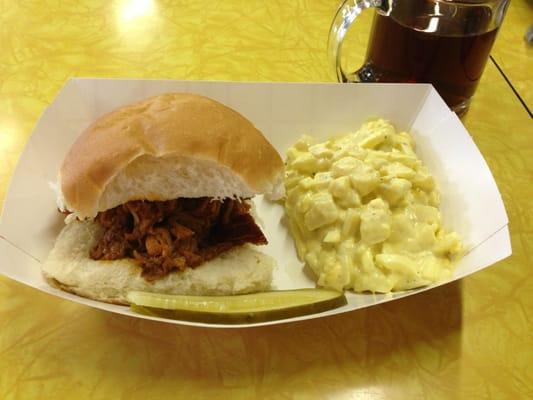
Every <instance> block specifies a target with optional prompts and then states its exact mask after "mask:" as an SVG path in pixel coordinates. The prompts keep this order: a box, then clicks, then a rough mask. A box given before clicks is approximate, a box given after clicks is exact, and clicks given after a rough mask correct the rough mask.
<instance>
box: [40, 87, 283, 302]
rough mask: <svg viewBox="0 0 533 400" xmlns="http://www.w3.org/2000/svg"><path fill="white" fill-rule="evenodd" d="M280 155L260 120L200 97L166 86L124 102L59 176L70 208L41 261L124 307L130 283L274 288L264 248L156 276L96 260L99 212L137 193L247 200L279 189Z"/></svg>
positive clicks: (227, 290) (56, 277)
mask: <svg viewBox="0 0 533 400" xmlns="http://www.w3.org/2000/svg"><path fill="white" fill-rule="evenodd" d="M283 167H284V166H283V161H282V159H281V157H280V156H279V154H278V153H277V151H276V150H275V149H274V148H273V147H272V146H271V144H270V143H269V142H268V141H267V140H266V139H265V137H264V136H263V135H262V133H261V132H260V131H259V130H258V129H257V128H255V127H254V126H253V124H252V123H251V122H250V121H248V120H247V119H246V118H244V117H243V116H242V115H240V114H239V113H237V112H236V111H234V110H232V109H230V108H228V107H226V106H224V105H222V104H220V103H218V102H216V101H214V100H211V99H208V98H206V97H203V96H198V95H194V94H189V93H169V94H164V95H160V96H155V97H152V98H149V99H147V100H144V101H141V102H138V103H135V104H132V105H127V106H125V107H121V108H119V109H117V110H115V111H113V112H110V113H108V114H107V115H104V116H103V117H101V118H100V119H98V120H97V121H95V122H94V123H93V124H92V125H91V126H89V127H88V128H87V129H86V130H85V131H84V132H83V133H82V134H81V136H80V137H79V138H78V139H77V140H76V142H75V143H74V145H73V146H72V147H71V149H70V151H69V152H68V154H67V156H66V157H65V159H64V162H63V164H62V166H61V169H60V171H59V174H58V188H57V202H58V207H59V208H60V210H66V211H69V212H70V213H71V215H69V216H68V217H67V218H66V222H67V224H66V226H65V227H64V229H63V230H62V232H61V233H60V235H59V237H58V238H57V240H56V243H55V246H54V248H53V250H52V251H51V253H50V254H49V256H48V259H47V260H46V261H45V263H44V264H43V274H44V276H45V278H46V279H47V280H48V281H49V282H50V283H51V284H53V285H55V286H57V287H60V288H61V289H63V290H66V291H69V292H72V293H75V294H78V295H81V296H84V297H88V298H91V299H95V300H100V301H105V302H111V303H117V304H127V300H126V294H127V292H128V291H130V290H141V291H150V292H159V293H167V294H191V295H192V294H196V295H228V294H241V293H250V292H255V291H263V290H266V289H268V288H269V287H270V284H271V281H272V271H273V268H274V265H275V262H274V260H273V259H272V258H270V257H269V256H267V255H265V254H263V253H261V252H260V251H259V250H258V248H259V247H258V246H255V245H252V244H246V245H243V246H239V247H235V248H233V249H232V250H229V251H227V252H225V253H222V254H220V255H219V256H218V257H216V258H214V259H212V260H210V261H207V262H204V263H203V264H201V265H199V266H197V267H195V268H187V269H186V270H185V271H173V272H171V273H170V274H168V275H166V276H165V277H163V278H161V279H158V280H156V281H147V280H146V279H144V278H143V277H142V276H141V273H142V268H141V267H140V266H139V265H137V264H136V263H135V262H134V260H133V259H130V258H122V259H118V260H93V259H91V257H90V256H89V252H90V250H91V248H93V247H94V246H95V244H96V243H97V242H98V240H99V239H100V238H101V236H102V234H103V228H102V227H101V226H100V225H99V224H98V223H97V222H95V221H94V218H95V217H96V215H97V214H98V213H99V212H102V211H106V210H108V209H111V208H114V207H116V206H119V205H121V204H124V203H126V202H128V201H132V200H148V201H166V200H172V199H176V198H183V197H185V198H190V197H211V198H215V199H224V198H250V197H252V196H254V195H256V194H261V193H264V194H267V195H270V197H272V198H276V197H279V195H280V194H281V187H282V178H283Z"/></svg>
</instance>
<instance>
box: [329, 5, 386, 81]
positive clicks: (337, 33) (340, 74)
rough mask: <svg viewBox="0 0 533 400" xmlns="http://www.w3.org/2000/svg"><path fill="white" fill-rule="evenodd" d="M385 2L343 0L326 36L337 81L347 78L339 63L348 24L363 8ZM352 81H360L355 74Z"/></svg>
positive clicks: (379, 6)
mask: <svg viewBox="0 0 533 400" xmlns="http://www.w3.org/2000/svg"><path fill="white" fill-rule="evenodd" d="M384 3H385V4H386V3H387V1H386V0H345V1H344V2H343V3H342V4H341V6H340V7H339V9H338V10H337V13H336V14H335V18H334V19H333V22H332V24H331V28H330V29H329V38H328V57H329V62H330V65H331V67H332V69H333V71H335V75H336V77H337V79H338V81H339V82H343V81H344V80H346V79H347V74H345V73H344V71H343V69H342V65H341V55H342V42H343V40H344V36H346V33H347V32H348V29H349V28H350V25H352V22H353V21H354V20H355V18H357V16H358V15H359V14H361V12H362V11H363V10H366V9H367V8H370V7H377V8H382V7H383V6H384V5H385V4H384ZM353 78H354V79H353V81H355V82H360V80H359V78H358V77H357V74H355V75H354V77H353Z"/></svg>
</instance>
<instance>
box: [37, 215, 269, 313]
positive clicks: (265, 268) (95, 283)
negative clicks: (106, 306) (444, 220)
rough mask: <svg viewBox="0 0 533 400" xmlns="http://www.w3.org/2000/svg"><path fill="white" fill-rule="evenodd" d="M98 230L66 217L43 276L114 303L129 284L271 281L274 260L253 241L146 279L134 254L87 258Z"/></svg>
mask: <svg viewBox="0 0 533 400" xmlns="http://www.w3.org/2000/svg"><path fill="white" fill-rule="evenodd" d="M101 235H102V228H101V227H100V225H98V224H97V223H95V222H93V221H89V222H87V221H85V222H80V221H78V220H73V221H71V222H69V223H68V224H67V225H66V226H65V227H64V228H63V230H62V231H61V233H60V234H59V237H58V238H57V241H56V243H55V245H54V248H53V249H52V251H51V252H50V254H49V256H48V259H47V260H46V261H45V263H44V264H43V267H42V269H43V274H44V276H45V278H46V279H47V280H48V281H49V282H50V283H51V284H53V285H55V286H57V287H59V288H61V289H63V290H65V291H68V292H71V293H74V294H77V295H79V296H83V297H88V298H90V299H94V300H99V301H105V302H108V303H115V304H128V301H127V300H126V295H127V293H128V292H129V291H131V290H140V291H147V292H157V293H166V294H188V295H232V294H243V293H252V292H258V291H264V290H268V289H269V288H270V285H271V282H272V271H273V268H274V264H275V262H274V260H273V259H272V258H271V257H269V256H267V255H266V254H263V253H261V252H259V251H257V250H255V248H256V246H253V245H244V246H240V247H236V248H234V249H232V250H230V251H227V252H225V253H222V254H221V255H219V256H218V257H217V258H215V259H213V260H211V261H208V262H206V263H204V264H202V265H200V266H198V267H196V268H194V269H192V268H188V269H187V270H185V271H181V272H172V273H170V274H169V275H167V276H166V277H164V278H162V279H159V280H156V281H155V282H148V281H146V280H145V279H144V278H143V277H142V276H141V271H142V269H141V267H139V266H138V265H137V264H136V263H135V262H134V261H133V260H132V259H128V258H124V259H120V260H113V261H103V260H99V261H96V260H93V259H91V258H90V257H89V251H90V249H91V248H92V247H94V245H95V244H96V242H97V241H98V239H99V238H100V236H101Z"/></svg>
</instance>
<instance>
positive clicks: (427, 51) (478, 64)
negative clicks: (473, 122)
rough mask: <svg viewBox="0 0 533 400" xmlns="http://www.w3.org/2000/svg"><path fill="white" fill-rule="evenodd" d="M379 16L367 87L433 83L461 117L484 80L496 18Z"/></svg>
mask: <svg viewBox="0 0 533 400" xmlns="http://www.w3.org/2000/svg"><path fill="white" fill-rule="evenodd" d="M406 14H408V15H409V16H408V17H405V18H401V16H399V17H395V16H383V15H381V14H376V16H375V20H374V24H373V30H372V35H371V37H370V42H369V48H368V52H367V57H366V62H365V65H364V66H363V67H362V68H361V69H360V70H358V71H357V73H356V74H357V75H358V77H359V79H360V80H361V81H362V82H420V83H432V84H433V86H434V87H435V89H436V90H437V91H438V92H439V94H440V95H441V96H442V98H443V99H444V100H445V101H446V103H447V104H448V105H449V106H450V107H451V108H452V109H455V110H456V111H458V113H461V111H462V110H461V108H462V107H463V108H464V109H466V107H467V105H468V101H469V99H470V98H471V97H472V95H473V94H474V91H475V89H476V86H477V84H478V82H479V79H480V78H481V75H482V73H483V70H484V68H485V64H486V62H487V60H488V57H489V52H490V49H491V48H492V45H493V43H494V40H495V38H496V33H497V31H498V29H497V28H495V27H492V26H490V19H491V15H490V14H487V13H486V12H483V11H482V12H479V11H477V12H475V13H474V12H471V14H465V15H464V16H463V19H460V18H457V17H456V16H455V19H454V20H449V19H446V18H444V17H442V16H435V15H426V16H424V17H412V15H413V14H414V15H416V13H415V12H413V10H412V9H410V10H407V11H406Z"/></svg>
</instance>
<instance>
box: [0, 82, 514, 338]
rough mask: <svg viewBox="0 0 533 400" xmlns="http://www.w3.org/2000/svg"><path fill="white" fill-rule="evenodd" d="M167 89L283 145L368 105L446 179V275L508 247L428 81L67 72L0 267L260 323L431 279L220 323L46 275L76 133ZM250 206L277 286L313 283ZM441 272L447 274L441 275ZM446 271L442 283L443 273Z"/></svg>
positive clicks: (19, 182)
mask: <svg viewBox="0 0 533 400" xmlns="http://www.w3.org/2000/svg"><path fill="white" fill-rule="evenodd" d="M170 91H181V92H193V93H198V94H202V95H206V96H208V97H211V98H213V99H215V100H218V101H220V102H221V103H223V104H226V105H227V106H229V107H232V108H234V109H235V110H237V111H239V112H240V113H242V114H243V115H244V116H245V117H246V118H248V119H249V120H251V121H252V122H253V123H254V125H256V126H257V127H258V128H259V129H260V130H261V131H262V132H263V133H264V134H265V136H266V137H267V138H268V140H269V141H270V142H271V143H272V144H273V145H274V147H276V149H277V150H278V151H279V152H280V154H281V155H282V156H283V157H284V156H285V151H286V149H287V148H288V147H289V146H290V145H291V144H293V143H294V142H295V141H296V140H297V139H298V138H299V137H300V136H301V135H302V134H310V135H312V136H317V137H319V138H323V139H325V138H326V137H328V136H330V135H332V134H335V133H339V132H346V131H355V130H357V129H358V128H359V127H360V126H361V124H363V123H364V122H365V121H366V120H367V119H369V118H371V117H383V118H385V119H388V120H390V121H391V122H393V123H394V124H395V126H396V128H397V129H401V130H407V131H409V132H411V133H412V134H413V136H414V137H415V141H416V145H417V153H418V155H419V156H420V158H421V159H422V160H423V162H425V163H426V165H427V166H428V168H429V169H430V171H431V173H432V174H433V175H434V177H435V179H436V180H437V183H438V185H439V188H440V191H441V201H442V203H441V210H442V217H443V225H444V226H445V227H446V228H448V229H451V230H455V231H457V232H458V233H459V235H460V236H461V238H462V239H463V242H464V243H465V245H466V247H467V249H468V253H467V254H466V255H465V256H464V257H463V258H462V259H461V261H460V262H459V263H458V265H457V268H456V270H455V273H454V275H453V278H452V280H456V279H459V278H462V277H464V276H467V275H470V274H473V273H474V272H477V271H479V270H481V269H483V268H486V267H488V266H490V265H491V264H494V263H495V262H497V261H499V260H501V259H503V258H505V257H507V256H509V255H510V254H511V244H510V239H509V230H508V227H507V225H508V219H507V215H506V213H505V208H504V205H503V202H502V199H501V195H500V193H499V191H498V188H497V186H496V183H495V182H494V178H493V177H492V175H491V172H490V170H489V168H488V166H487V164H486V163H485V160H484V159H483V157H482V155H481V154H480V152H479V150H478V149H477V147H476V146H475V144H474V142H473V141H472V139H471V138H470V136H469V134H468V132H467V131H466V130H465V128H464V127H463V125H462V124H461V122H460V120H459V119H458V118H457V117H456V115H455V114H454V113H452V112H451V111H450V110H449V109H448V107H447V106H446V104H445V103H444V102H443V101H442V99H441V98H440V97H439V95H438V94H437V92H436V91H435V90H434V89H433V88H432V87H431V86H430V85H424V84H417V85H413V84H354V85H348V84H313V83H309V84H306V83H245V82H208V81H165V80H116V79H72V80H70V81H68V82H67V84H66V85H65V86H64V87H63V89H62V90H61V91H60V92H59V94H58V96H57V98H56V99H55V101H54V102H53V103H52V104H51V105H50V106H49V107H48V108H47V109H46V110H45V112H44V113H43V115H42V116H41V118H40V120H39V122H38V123H37V125H36V127H35V129H34V132H33V134H32V136H31V138H30V140H29V142H28V144H27V145H26V148H25V150H24V152H23V154H22V156H21V158H20V161H19V163H18V165H17V168H16V171H15V174H14V176H13V178H12V180H11V184H10V187H9V190H8V193H7V195H6V199H5V203H4V209H3V213H2V219H1V221H0V273H1V274H3V275H5V276H7V277H9V278H11V279H14V280H16V281H19V282H21V283H24V284H26V285H29V286H32V287H34V288H37V289H39V290H42V291H45V292H47V293H50V294H52V295H54V296H58V297H62V298H64V299H68V300H71V301H75V302H77V303H80V304H85V305H88V306H91V307H95V308H99V309H102V310H107V311H112V312H116V313H120V314H126V315H131V316H134V317H137V318H149V319H156V320H163V321H166V322H171V323H177V324H186V325H195V326H216V327H221V326H226V327H242V326H258V325H269V324H278V323H285V322H290V321H295V320H304V319H310V318H319V317H323V316H326V315H332V314H337V313H341V312H346V311H351V310H355V309H358V308H362V307H368V306H371V305H375V304H379V303H382V302H385V301H391V300H395V299H398V298H401V297H404V296H408V295H412V294H415V293H419V292H421V291H424V290H428V289H431V288H432V287H435V286H438V285H435V286H431V287H427V288H422V289H417V290H411V291H407V292H400V293H394V294H383V295H381V294H374V295H372V294H355V293H351V292H347V293H346V297H347V299H348V304H347V305H346V306H344V307H342V308H338V309H335V310H331V311H328V312H323V313H320V314H312V315H306V316H302V317H297V318H291V319H285V320H279V321H271V322H266V323H261V324H253V325H220V324H216V325H213V324H206V323H197V322H187V321H174V320H166V319H160V318H151V317H147V316H143V315H139V314H135V313H133V312H131V311H130V310H129V308H128V307H124V306H118V305H112V304H106V303H101V302H97V301H93V300H89V299H85V298H82V297H78V296H76V295H72V294H69V293H66V292H63V291H61V290H59V289H55V288H53V287H50V286H49V285H48V284H47V283H46V282H45V281H44V279H43V277H42V275H41V271H40V263H41V262H43V261H44V260H45V258H46V256H47V254H48V252H49V251H50V249H51V248H52V246H53V243H54V240H55V238H56V237H57V235H58V233H59V231H60V230H61V228H62V226H63V216H62V215H60V214H59V213H58V212H57V208H56V202H55V194H54V192H53V191H52V190H51V188H50V186H49V183H50V182H55V180H56V174H57V171H58V169H59V167H60V164H61V162H62V160H63V158H64V156H65V154H66V152H67V151H68V149H69V147H70V146H71V144H72V143H73V141H74V140H75V139H76V138H77V136H78V135H79V134H80V133H81V132H82V131H83V130H84V129H85V128H86V127H87V126H88V125H89V124H90V123H91V122H92V121H93V120H95V119H96V118H98V117H99V116H101V115H103V114H104V113H106V112H109V111H111V110H113V109H115V108H116V107H119V106H121V105H124V104H127V103H130V102H132V101H136V100H141V99H144V98H146V97H149V96H152V95H156V94H161V93H165V92H170ZM255 203H256V206H257V209H258V210H257V211H258V213H259V215H260V218H261V220H262V221H264V224H265V226H264V228H265V229H264V230H265V234H266V237H267V238H268V240H269V244H268V246H266V247H264V248H263V251H264V252H266V253H268V254H270V255H271V256H273V257H274V258H275V259H276V260H277V264H278V266H277V268H276V270H275V272H274V286H275V287H276V288H278V289H293V288H304V287H314V286H315V283H314V282H313V281H312V280H311V279H310V278H309V277H307V276H306V275H305V274H304V273H303V270H302V267H303V264H302V263H301V262H300V261H299V260H298V258H297V257H296V253H295V250H294V245H293V241H292V238H291V236H290V234H289V232H288V231H287V229H286V228H285V226H284V224H281V223H280V221H281V218H282V216H283V209H282V207H281V206H279V205H277V204H272V203H269V202H268V201H266V200H264V199H262V198H261V197H258V198H257V199H255ZM443 283H446V282H443ZM443 283H441V284H443Z"/></svg>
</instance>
